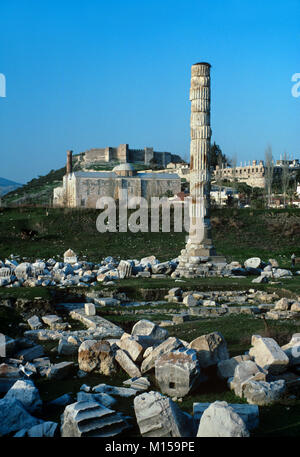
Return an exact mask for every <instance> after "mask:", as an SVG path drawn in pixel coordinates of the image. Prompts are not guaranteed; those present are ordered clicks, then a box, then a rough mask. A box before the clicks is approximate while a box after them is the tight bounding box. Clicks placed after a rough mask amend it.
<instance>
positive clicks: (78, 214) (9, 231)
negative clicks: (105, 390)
mask: <svg viewBox="0 0 300 457" xmlns="http://www.w3.org/2000/svg"><path fill="white" fill-rule="evenodd" d="M98 215H99V211H97V210H94V209H86V210H77V209H75V210H72V209H58V208H56V209H53V208H52V209H49V210H48V212H47V213H46V210H45V208H41V207H40V208H33V207H32V208H31V207H24V208H22V207H21V208H14V209H13V208H6V209H2V211H1V213H0V258H3V257H5V256H9V255H10V254H18V255H20V256H21V257H28V258H29V259H32V260H35V259H36V258H37V257H42V258H47V257H53V256H58V257H59V256H60V258H62V255H63V253H64V251H65V250H67V249H68V248H69V247H71V248H72V249H73V250H75V252H76V253H77V254H78V255H79V256H80V258H81V259H84V258H88V259H89V260H91V261H100V260H101V259H102V258H103V257H106V256H107V255H112V256H115V257H117V258H124V259H126V258H137V259H140V258H141V257H145V256H148V255H155V256H156V257H157V258H158V259H159V260H161V261H165V260H169V259H172V258H174V257H177V256H178V255H179V254H180V251H181V249H183V248H184V246H185V237H186V233H185V232H182V233H175V232H172V231H171V233H162V232H161V233H140V232H138V233H132V232H130V231H129V232H127V233H118V232H117V233H109V232H106V233H99V232H98V231H97V229H96V220H97V216H98ZM211 221H212V235H213V240H214V244H215V247H216V249H217V252H218V254H222V255H225V256H226V258H227V260H228V261H231V260H238V261H241V262H244V261H245V259H247V258H248V257H252V256H260V257H261V258H262V259H263V260H264V261H268V259H269V258H271V257H273V258H276V259H277V260H278V261H279V263H280V265H281V266H283V267H290V256H291V254H292V253H293V252H295V254H296V255H297V256H299V257H300V209H290V210H252V209H251V210H250V209H241V210H236V209H229V208H227V209H222V210H218V209H215V210H213V211H212V214H211ZM22 228H28V229H32V230H36V231H37V232H38V235H37V238H36V239H35V240H34V241H32V240H22V239H21V237H20V232H21V229H22ZM84 256H85V257H84Z"/></svg>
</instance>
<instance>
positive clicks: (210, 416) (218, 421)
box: [197, 401, 250, 438]
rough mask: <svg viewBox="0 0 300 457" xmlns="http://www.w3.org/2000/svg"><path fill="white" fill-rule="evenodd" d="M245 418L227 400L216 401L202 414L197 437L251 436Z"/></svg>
mask: <svg viewBox="0 0 300 457" xmlns="http://www.w3.org/2000/svg"><path fill="white" fill-rule="evenodd" d="M249 436H250V434H249V431H248V430H247V428H246V425H245V422H244V421H243V419H242V418H241V417H240V416H239V415H238V414H237V413H236V412H235V411H234V409H233V408H232V407H231V406H229V405H228V403H226V402H225V401H215V402H214V403H212V404H211V405H210V406H209V407H208V408H207V409H206V410H205V411H204V413H203V414H202V417H201V420H200V424H199V428H198V433H197V437H201V438H202V437H214V438H215V437H249Z"/></svg>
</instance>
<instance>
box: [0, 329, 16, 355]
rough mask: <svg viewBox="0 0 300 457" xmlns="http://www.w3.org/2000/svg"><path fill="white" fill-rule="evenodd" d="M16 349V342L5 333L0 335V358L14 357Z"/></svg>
mask: <svg viewBox="0 0 300 457" xmlns="http://www.w3.org/2000/svg"><path fill="white" fill-rule="evenodd" d="M15 349H16V341H15V340H14V339H13V338H10V337H9V336H7V335H4V334H3V333H0V358H1V357H9V356H11V355H13V353H14V351H15Z"/></svg>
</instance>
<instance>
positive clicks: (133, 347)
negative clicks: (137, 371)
mask: <svg viewBox="0 0 300 457" xmlns="http://www.w3.org/2000/svg"><path fill="white" fill-rule="evenodd" d="M118 346H119V347H120V348H121V349H123V350H124V351H126V352H127V353H128V354H129V355H130V357H131V359H132V360H133V361H134V362H140V361H142V360H143V354H144V350H145V349H144V346H143V345H142V344H140V343H139V342H138V338H135V337H132V336H130V335H129V337H127V338H124V337H122V338H121V339H120V341H119V343H118Z"/></svg>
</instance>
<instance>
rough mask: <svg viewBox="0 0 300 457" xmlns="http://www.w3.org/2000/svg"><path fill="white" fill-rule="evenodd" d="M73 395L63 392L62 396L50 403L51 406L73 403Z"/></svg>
mask: <svg viewBox="0 0 300 457" xmlns="http://www.w3.org/2000/svg"><path fill="white" fill-rule="evenodd" d="M72 401H73V400H72V397H71V396H70V395H69V394H63V395H61V396H60V397H58V398H56V399H55V400H52V401H50V402H49V403H48V405H49V406H59V407H60V406H67V405H69V404H70V403H72Z"/></svg>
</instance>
